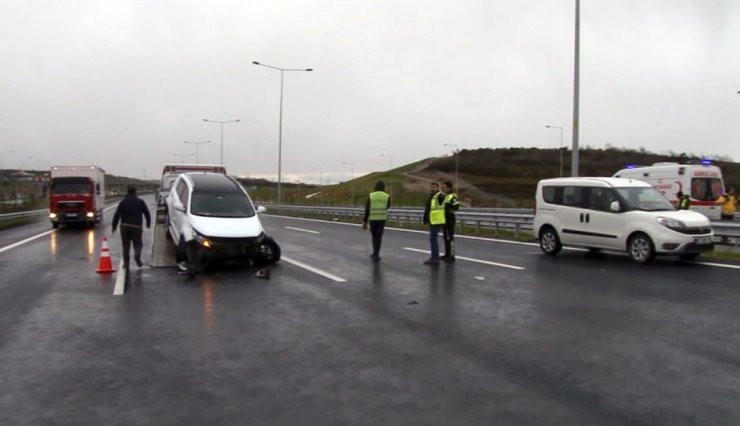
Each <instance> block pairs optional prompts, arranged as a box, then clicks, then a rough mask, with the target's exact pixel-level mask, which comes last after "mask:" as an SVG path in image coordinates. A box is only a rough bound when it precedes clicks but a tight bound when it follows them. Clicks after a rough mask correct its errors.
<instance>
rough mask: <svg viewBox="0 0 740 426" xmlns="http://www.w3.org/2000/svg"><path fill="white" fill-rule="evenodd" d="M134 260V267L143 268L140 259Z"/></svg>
mask: <svg viewBox="0 0 740 426" xmlns="http://www.w3.org/2000/svg"><path fill="white" fill-rule="evenodd" d="M135 260H136V266H138V267H139V268H141V267H142V266H144V264H143V263H141V260H140V259H135Z"/></svg>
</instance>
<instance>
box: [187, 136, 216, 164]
mask: <svg viewBox="0 0 740 426" xmlns="http://www.w3.org/2000/svg"><path fill="white" fill-rule="evenodd" d="M183 143H189V144H191V145H195V164H200V162H199V161H198V145H203V144H204V143H211V141H203V142H189V141H183Z"/></svg>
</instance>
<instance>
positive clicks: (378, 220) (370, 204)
mask: <svg viewBox="0 0 740 426" xmlns="http://www.w3.org/2000/svg"><path fill="white" fill-rule="evenodd" d="M389 208H391V196H390V195H388V193H387V192H385V183H384V182H383V181H382V180H379V181H378V182H376V183H375V189H373V192H371V193H370V195H368V196H367V201H366V202H365V216H364V217H363V219H362V229H363V230H364V229H367V224H368V222H369V223H370V235H371V236H372V238H373V254H371V255H370V257H371V258H372V259H373V261H374V262H377V261H379V260H380V244H381V243H382V241H383V230H384V229H385V221H386V220H387V219H388V209H389Z"/></svg>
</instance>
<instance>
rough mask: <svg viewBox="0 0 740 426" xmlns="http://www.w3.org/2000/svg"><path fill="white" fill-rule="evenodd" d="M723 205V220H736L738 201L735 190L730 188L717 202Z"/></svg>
mask: <svg viewBox="0 0 740 426" xmlns="http://www.w3.org/2000/svg"><path fill="white" fill-rule="evenodd" d="M716 203H717V204H720V205H722V220H734V219H735V209H736V208H737V204H736V203H737V199H736V198H735V188H730V189H729V190H727V191H725V193H724V194H722V195H720V196H719V198H718V199H717V201H716Z"/></svg>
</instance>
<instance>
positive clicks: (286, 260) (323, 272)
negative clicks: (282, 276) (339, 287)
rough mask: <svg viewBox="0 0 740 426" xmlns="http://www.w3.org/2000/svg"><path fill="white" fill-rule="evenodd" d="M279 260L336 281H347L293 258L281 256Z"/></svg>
mask: <svg viewBox="0 0 740 426" xmlns="http://www.w3.org/2000/svg"><path fill="white" fill-rule="evenodd" d="M280 260H282V261H284V262H288V263H290V264H293V265H295V266H297V267H299V268H303V269H305V270H307V271H310V272H313V273H314V274H319V275H321V276H322V277H326V278H329V279H330V280H332V281H336V282H338V283H343V282H346V281H347V280H345V279H344V278H341V277H338V276H336V275H332V274H330V273H328V272H326V271H322V270H321V269H318V268H314V267H313V266H310V265H306V264H305V263H302V262H299V261H297V260H293V259H291V258H289V257H285V256H282V257H281V258H280Z"/></svg>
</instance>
